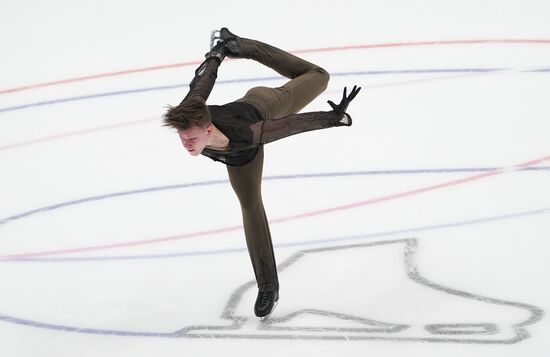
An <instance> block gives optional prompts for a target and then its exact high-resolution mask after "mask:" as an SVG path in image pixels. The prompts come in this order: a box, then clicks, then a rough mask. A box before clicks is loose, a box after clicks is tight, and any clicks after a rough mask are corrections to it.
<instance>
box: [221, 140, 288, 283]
mask: <svg viewBox="0 0 550 357" xmlns="http://www.w3.org/2000/svg"><path fill="white" fill-rule="evenodd" d="M263 159H264V155H263V149H260V150H259V152H258V154H257V155H256V157H255V158H254V160H253V161H251V162H250V163H248V164H246V165H244V166H227V172H228V174H229V181H230V182H231V186H232V187H233V189H234V190H235V193H236V194H237V197H238V198H239V202H240V204H241V210H242V216H243V225H244V232H245V236H246V244H247V246H248V253H249V255H250V260H251V261H252V266H253V268H254V274H255V276H256V281H257V282H258V288H259V289H260V290H271V291H273V290H278V289H279V280H278V277H277V265H276V263H275V255H274V253H273V244H272V242H271V233H270V231H269V224H268V222H267V217H266V214H265V210H264V205H263V201H262V194H261V182H262V171H263Z"/></svg>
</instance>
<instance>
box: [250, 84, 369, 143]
mask: <svg viewBox="0 0 550 357" xmlns="http://www.w3.org/2000/svg"><path fill="white" fill-rule="evenodd" d="M360 89H361V88H360V87H359V88H357V86H355V87H354V88H353V89H352V91H351V93H350V94H349V95H347V93H346V92H347V89H344V95H343V98H342V101H341V102H340V104H338V105H336V104H334V102H332V101H329V102H328V103H329V105H330V106H331V107H332V110H331V111H326V112H309V113H300V114H291V115H288V116H286V117H283V118H277V119H267V120H264V121H261V122H258V123H254V124H252V125H251V126H250V129H251V130H252V133H253V143H254V144H267V143H270V142H272V141H276V140H279V139H282V138H285V137H288V136H291V135H295V134H299V133H305V132H307V131H312V130H319V129H325V128H330V127H334V126H350V125H351V123H352V121H351V116H350V115H349V114H348V113H346V110H347V107H348V105H349V103H350V102H351V101H352V100H353V98H355V96H356V95H357V93H359V90H360Z"/></svg>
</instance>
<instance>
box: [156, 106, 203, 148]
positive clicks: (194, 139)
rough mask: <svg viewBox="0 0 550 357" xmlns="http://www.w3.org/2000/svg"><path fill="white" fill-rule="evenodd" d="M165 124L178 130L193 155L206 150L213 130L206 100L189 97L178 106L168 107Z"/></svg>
mask: <svg viewBox="0 0 550 357" xmlns="http://www.w3.org/2000/svg"><path fill="white" fill-rule="evenodd" d="M164 125H166V126H171V127H173V128H175V129H176V130H177V131H178V134H179V137H180V139H181V143H182V144H183V147H184V148H185V149H186V150H187V151H188V152H189V153H190V154H191V155H193V156H196V155H199V154H200V153H201V152H202V151H203V150H204V148H205V147H206V144H207V142H208V139H209V137H210V135H211V134H212V130H213V126H212V119H211V117H210V112H209V111H208V107H207V106H206V102H205V101H204V100H203V99H202V98H201V97H199V96H194V97H190V98H187V99H186V100H184V101H183V102H182V103H181V104H180V105H178V106H176V107H168V110H167V111H166V113H165V114H164Z"/></svg>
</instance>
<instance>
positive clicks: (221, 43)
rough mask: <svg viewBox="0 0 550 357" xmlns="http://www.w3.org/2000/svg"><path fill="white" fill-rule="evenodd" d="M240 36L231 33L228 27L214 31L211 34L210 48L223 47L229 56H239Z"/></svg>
mask: <svg viewBox="0 0 550 357" xmlns="http://www.w3.org/2000/svg"><path fill="white" fill-rule="evenodd" d="M239 40H240V37H239V36H237V35H235V34H233V33H231V32H230V31H229V30H228V29H227V27H222V28H221V29H220V30H214V31H212V34H211V35H210V48H211V49H213V48H214V47H220V48H223V52H224V54H225V55H226V56H227V57H229V58H239V43H238V41H239Z"/></svg>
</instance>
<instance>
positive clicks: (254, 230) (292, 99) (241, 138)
mask: <svg viewBox="0 0 550 357" xmlns="http://www.w3.org/2000/svg"><path fill="white" fill-rule="evenodd" d="M217 34H218V36H217V37H215V38H214V39H219V40H218V42H217V44H216V45H215V46H214V47H212V48H211V50H210V52H208V53H207V54H206V55H205V57H206V60H205V61H204V62H203V63H202V64H201V65H200V66H199V67H198V68H197V70H196V71H195V77H194V78H193V80H192V81H191V84H190V90H189V93H188V94H187V96H186V97H185V98H184V99H183V101H182V102H181V103H180V104H179V105H178V106H175V107H169V109H168V110H167V112H166V113H165V114H164V123H165V125H167V126H171V127H173V128H175V129H177V132H178V134H179V137H180V139H181V142H182V144H183V146H184V148H185V149H186V150H187V151H188V152H189V153H190V154H191V155H193V156H197V155H199V154H202V155H204V156H207V157H209V158H211V159H213V160H215V161H220V162H222V163H224V164H225V165H227V172H228V174H229V180H230V182H231V186H232V187H233V189H234V191H235V193H236V194H237V197H238V199H239V202H240V205H241V210H242V217H243V226H244V232H245V237H246V244H247V247H248V252H249V255H250V259H251V261H252V266H253V268H254V274H255V277H256V281H257V283H258V289H259V291H258V297H257V299H256V303H255V306H254V313H255V314H256V316H258V317H260V318H265V317H267V316H269V315H270V314H271V312H272V311H273V308H274V306H275V304H276V303H277V301H278V299H279V280H278V277H277V266H276V263H275V256H274V254H273V245H272V242H271V234H270V231H269V225H268V221H267V218H266V214H265V211H264V206H263V202H262V196H261V182H262V168H263V160H264V153H263V145H264V144H266V143H269V142H272V141H275V140H279V139H281V138H284V137H287V136H290V135H294V134H298V133H302V132H306V131H310V130H317V129H324V128H329V127H333V126H350V125H351V117H350V116H349V115H348V114H347V113H346V109H347V106H348V104H349V103H350V102H351V100H353V98H355V96H356V95H357V93H358V92H359V90H360V89H361V88H357V86H354V88H353V89H352V91H351V93H350V94H349V96H348V95H347V93H346V92H347V91H346V89H344V95H343V98H342V101H341V102H340V104H338V105H336V104H335V103H333V102H332V101H329V102H328V103H329V104H330V106H331V107H332V110H331V111H326V112H309V113H301V114H296V113H298V111H300V110H301V109H302V108H303V107H305V106H306V105H307V104H308V103H310V102H311V101H312V100H313V99H315V98H316V97H317V96H318V95H319V94H321V93H322V92H323V91H324V90H325V89H326V87H327V84H328V80H329V74H328V73H327V72H326V71H325V70H324V69H323V68H321V67H319V66H317V65H315V64H312V63H309V62H307V61H304V60H303V59H300V58H298V57H296V56H294V55H292V54H290V53H287V52H285V51H283V50H281V49H278V48H275V47H273V46H271V45H268V44H265V43H262V42H260V41H256V40H252V39H246V38H241V37H238V36H236V35H234V34H233V33H231V32H230V31H229V30H228V29H227V28H222V29H221V30H220V31H218V32H217ZM226 56H228V57H230V58H247V59H252V60H254V61H256V62H259V63H261V64H263V65H265V66H268V67H270V68H272V69H273V70H275V71H276V72H278V73H279V74H281V75H282V76H284V77H287V78H289V79H290V81H288V82H287V83H286V84H284V85H283V86H281V87H277V88H268V87H255V88H252V89H250V90H249V91H248V92H247V93H246V94H245V96H244V97H242V98H241V99H238V100H236V101H234V102H231V103H228V104H225V105H207V104H206V100H207V99H208V96H209V94H210V92H211V91H212V88H213V87H214V82H215V81H216V77H217V70H218V67H219V66H220V64H221V63H222V61H223V60H224V58H225V57H226Z"/></svg>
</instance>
